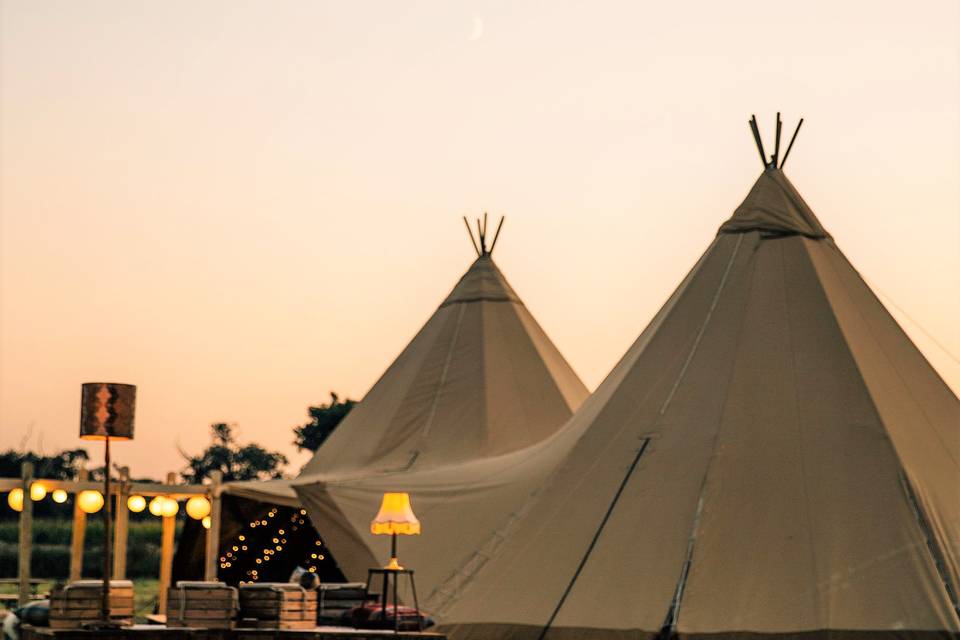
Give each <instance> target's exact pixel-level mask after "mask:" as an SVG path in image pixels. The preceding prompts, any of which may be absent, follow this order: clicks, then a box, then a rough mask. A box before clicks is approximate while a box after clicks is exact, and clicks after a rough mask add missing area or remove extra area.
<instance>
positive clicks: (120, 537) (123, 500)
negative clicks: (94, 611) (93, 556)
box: [113, 467, 130, 580]
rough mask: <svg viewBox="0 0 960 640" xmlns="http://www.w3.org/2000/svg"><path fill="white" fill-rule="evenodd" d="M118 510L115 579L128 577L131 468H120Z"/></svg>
mask: <svg viewBox="0 0 960 640" xmlns="http://www.w3.org/2000/svg"><path fill="white" fill-rule="evenodd" d="M117 488H118V489H119V491H117V508H116V511H115V512H114V513H115V516H116V517H115V519H114V525H113V579H114V580H123V579H124V578H126V577H127V532H128V531H129V526H128V523H129V521H130V511H129V510H128V509H127V498H128V497H129V496H130V467H120V484H119V486H118V487H117Z"/></svg>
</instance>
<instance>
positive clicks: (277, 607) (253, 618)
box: [240, 582, 317, 629]
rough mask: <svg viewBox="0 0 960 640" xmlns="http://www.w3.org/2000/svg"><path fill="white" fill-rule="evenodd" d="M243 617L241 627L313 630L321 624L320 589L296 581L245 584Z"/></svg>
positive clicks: (243, 587)
mask: <svg viewBox="0 0 960 640" xmlns="http://www.w3.org/2000/svg"><path fill="white" fill-rule="evenodd" d="M240 617H241V626H249V627H255V628H258V629H312V628H314V627H315V626H317V592H316V591H312V590H311V591H308V590H306V589H304V588H303V587H301V586H300V585H298V584H292V583H291V584H287V583H276V582H273V583H260V584H253V585H242V586H241V587H240Z"/></svg>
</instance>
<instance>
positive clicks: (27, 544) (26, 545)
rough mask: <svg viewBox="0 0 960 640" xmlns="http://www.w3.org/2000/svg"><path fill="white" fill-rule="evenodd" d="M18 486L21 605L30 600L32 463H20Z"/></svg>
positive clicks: (19, 601) (18, 600)
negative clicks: (21, 496) (21, 498)
mask: <svg viewBox="0 0 960 640" xmlns="http://www.w3.org/2000/svg"><path fill="white" fill-rule="evenodd" d="M20 480H21V484H20V486H21V487H23V509H22V510H21V511H20V556H19V561H20V562H19V569H18V571H17V578H18V579H19V581H20V584H19V585H18V586H19V591H18V595H17V602H18V603H19V605H20V606H21V607H22V606H24V605H25V604H27V603H28V602H30V594H31V588H30V555H31V553H30V552H31V550H32V546H33V500H31V499H30V485H31V484H32V482H33V463H32V462H24V463H23V464H22V465H20Z"/></svg>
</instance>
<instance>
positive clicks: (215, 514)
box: [203, 471, 223, 580]
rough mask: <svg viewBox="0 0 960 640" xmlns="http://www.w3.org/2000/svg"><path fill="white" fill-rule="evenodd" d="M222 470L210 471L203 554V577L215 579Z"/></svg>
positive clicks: (218, 546) (218, 544)
mask: <svg viewBox="0 0 960 640" xmlns="http://www.w3.org/2000/svg"><path fill="white" fill-rule="evenodd" d="M221 482H223V472H222V471H213V472H211V473H210V528H209V529H207V548H206V553H205V555H204V563H203V579H204V580H216V579H217V562H218V561H219V558H218V557H217V556H219V555H220V483H221Z"/></svg>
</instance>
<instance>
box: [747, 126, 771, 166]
mask: <svg viewBox="0 0 960 640" xmlns="http://www.w3.org/2000/svg"><path fill="white" fill-rule="evenodd" d="M750 130H751V131H753V141H754V142H756V143H757V151H759V152H760V162H762V163H763V167H764V169H766V168H767V166H768V165H767V154H766V153H764V151H763V140H761V139H760V127H758V126H757V116H756V114H752V115H751V116H750Z"/></svg>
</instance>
